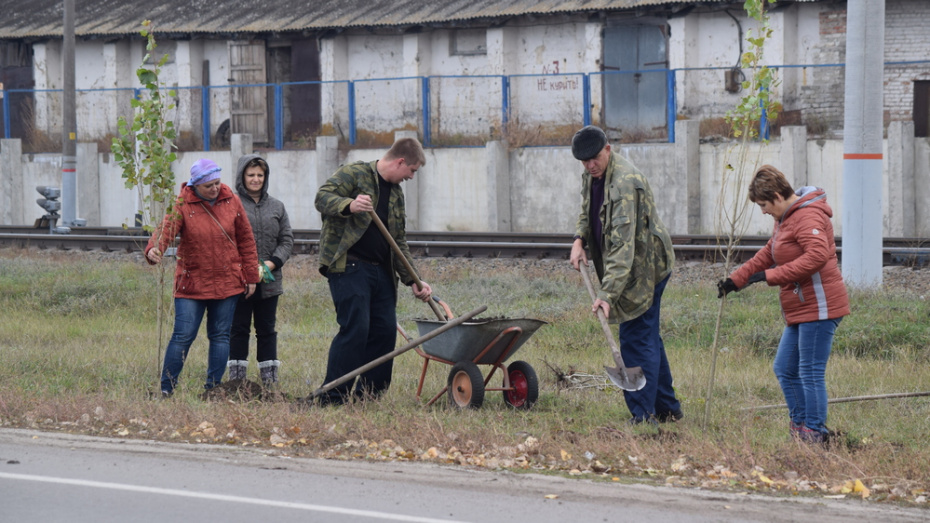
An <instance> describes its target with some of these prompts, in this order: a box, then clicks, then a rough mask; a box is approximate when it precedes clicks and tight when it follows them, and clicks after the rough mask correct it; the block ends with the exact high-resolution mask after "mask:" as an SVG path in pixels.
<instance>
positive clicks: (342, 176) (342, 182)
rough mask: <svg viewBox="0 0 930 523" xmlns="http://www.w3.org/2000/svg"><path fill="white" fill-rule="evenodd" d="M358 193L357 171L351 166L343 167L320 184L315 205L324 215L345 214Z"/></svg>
mask: <svg viewBox="0 0 930 523" xmlns="http://www.w3.org/2000/svg"><path fill="white" fill-rule="evenodd" d="M358 193H359V191H358V181H357V180H356V176H355V173H354V172H353V171H352V169H351V167H343V168H341V169H339V170H338V171H336V172H335V174H333V175H332V176H330V178H329V180H326V183H324V184H323V185H322V186H320V189H319V190H318V191H317V193H316V201H315V202H314V205H315V207H316V210H318V211H320V214H322V215H324V216H343V214H342V212H343V210H345V208H346V207H348V206H349V204H351V203H352V200H354V199H355V197H356V196H358Z"/></svg>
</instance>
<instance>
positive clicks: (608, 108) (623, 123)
mask: <svg viewBox="0 0 930 523" xmlns="http://www.w3.org/2000/svg"><path fill="white" fill-rule="evenodd" d="M665 28H666V25H665V24H664V22H661V21H657V22H656V23H649V22H648V21H645V22H644V21H641V20H636V21H628V20H618V21H613V22H608V24H607V27H606V28H605V30H604V61H603V63H604V75H603V81H604V85H603V89H604V91H603V92H604V124H605V126H606V127H607V128H608V129H611V130H617V131H621V132H623V133H625V134H628V135H644V137H647V138H648V137H658V136H659V135H662V136H664V135H665V127H666V114H665V112H666V98H667V93H666V88H665V86H666V72H665V71H666V69H667V68H668V57H667V42H666V32H665ZM652 71H654V72H652Z"/></svg>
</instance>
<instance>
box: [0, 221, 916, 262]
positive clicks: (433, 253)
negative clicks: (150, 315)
mask: <svg viewBox="0 0 930 523" xmlns="http://www.w3.org/2000/svg"><path fill="white" fill-rule="evenodd" d="M319 238H320V231H319V230H318V229H302V230H295V231H294V252H295V253H297V254H314V253H316V252H317V247H318V244H319ZM571 238H572V237H571V234H562V233H558V234H556V233H496V232H445V231H409V232H408V233H407V243H408V245H409V246H410V249H411V252H412V253H413V255H414V256H417V257H461V258H481V257H483V258H563V259H568V256H569V253H570V252H571V241H572V239H571ZM147 239H148V238H147V234H146V233H145V232H144V231H143V230H142V229H141V228H128V229H123V228H120V227H74V228H72V229H71V233H70V234H49V232H48V231H47V230H44V229H36V228H33V227H27V226H19V227H17V226H12V227H11V226H5V227H0V247H23V248H25V247H35V248H39V249H59V250H82V251H91V250H101V251H110V252H119V251H122V252H127V253H131V252H138V251H141V250H142V248H143V247H144V246H145V244H146V242H147ZM767 240H768V237H765V236H746V237H743V238H742V240H741V241H740V244H739V245H737V246H736V254H737V257H738V258H739V259H740V260H745V259H748V258H749V257H751V256H752V255H753V254H754V253H755V252H756V251H758V250H759V249H760V248H761V247H762V246H763V245H765V242H766V241H767ZM672 242H673V243H674V245H675V254H676V257H677V258H678V259H682V260H694V261H701V260H702V261H716V260H722V253H721V250H720V248H719V246H718V242H717V237H715V236H712V235H688V236H673V237H672ZM842 249H843V247H842V240H841V239H837V251H838V252H839V255H840V257H842ZM882 251H883V252H882V254H883V262H884V264H885V265H912V266H926V265H930V239H925V238H885V239H884V241H883V248H882Z"/></svg>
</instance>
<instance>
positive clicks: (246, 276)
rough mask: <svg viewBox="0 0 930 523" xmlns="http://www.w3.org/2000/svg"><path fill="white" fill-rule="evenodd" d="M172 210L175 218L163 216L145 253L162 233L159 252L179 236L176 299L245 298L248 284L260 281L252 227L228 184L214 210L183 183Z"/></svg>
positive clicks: (175, 284)
mask: <svg viewBox="0 0 930 523" xmlns="http://www.w3.org/2000/svg"><path fill="white" fill-rule="evenodd" d="M174 210H175V214H174V215H169V216H165V219H164V221H163V222H162V223H161V225H160V226H159V227H158V229H157V230H156V234H153V235H152V237H151V238H150V239H149V243H148V245H147V246H146V247H145V253H148V252H149V251H150V250H151V249H152V248H153V247H154V246H155V239H156V238H159V234H158V232H159V231H164V234H161V235H160V241H159V244H158V250H160V251H161V252H165V249H167V247H168V245H169V244H170V242H171V240H173V239H174V238H175V236H177V235H180V236H181V243H180V244H179V245H178V253H177V269H176V270H175V274H174V297H175V298H189V299H194V300H221V299H224V298H228V297H230V296H235V295H237V294H242V293H243V292H245V286H246V284H248V283H258V282H259V275H258V253H257V252H256V249H255V237H254V236H253V235H252V227H251V226H250V225H249V218H248V217H247V216H246V214H245V210H244V209H243V207H242V202H241V201H239V197H237V196H236V195H235V194H233V192H232V190H231V189H230V188H229V186H228V185H226V184H222V185H221V186H220V194H219V196H218V197H217V198H216V202H215V203H214V205H213V206H210V203H209V202H206V201H204V200H202V199H201V198H200V197H199V196H197V193H196V192H195V191H194V189H193V188H192V187H189V186H187V184H185V185H183V186H182V187H181V194H180V195H178V200H177V202H176V203H175V207H174ZM210 214H212V215H213V217H211V216H210ZM214 218H216V220H215V221H214ZM217 222H219V224H217ZM220 225H222V230H221V229H220ZM223 231H225V232H226V234H223ZM227 236H228V238H227ZM146 260H148V258H146ZM149 263H151V262H149Z"/></svg>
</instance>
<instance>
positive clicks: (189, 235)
mask: <svg viewBox="0 0 930 523" xmlns="http://www.w3.org/2000/svg"><path fill="white" fill-rule="evenodd" d="M177 235H180V236H181V242H180V244H179V245H178V251H177V268H176V270H175V275H174V310H175V317H174V332H173V333H172V335H171V340H170V341H169V342H168V348H167V349H166V350H165V363H164V366H163V368H162V376H161V395H162V397H163V398H167V397H169V396H171V394H172V393H173V392H174V388H175V387H176V386H177V384H178V375H179V374H180V373H181V370H182V369H183V367H184V360H185V359H187V353H188V351H189V350H190V347H191V344H192V343H193V342H194V339H195V338H196V337H197V331H198V330H199V329H200V322H201V321H202V320H203V315H204V312H206V313H207V337H208V338H209V339H210V354H209V358H208V368H207V381H206V383H205V384H204V388H205V389H208V390H209V389H212V388H213V387H215V386H217V385H219V384H220V382H221V381H222V379H223V373H224V372H225V371H226V362H227V360H228V359H229V331H230V327H231V325H232V318H233V313H234V312H235V310H236V302H237V301H238V300H239V295H240V294H244V295H245V296H246V297H248V296H251V295H252V293H253V292H255V284H256V283H258V281H259V279H260V277H259V267H258V253H257V252H256V249H255V238H254V236H253V235H252V227H251V226H250V225H249V219H248V217H247V216H246V213H245V210H244V209H243V207H242V202H241V201H239V198H238V197H237V196H236V195H235V194H234V193H233V191H232V189H230V188H229V186H227V185H225V184H223V183H222V182H221V181H220V168H219V167H218V166H217V165H216V164H215V163H213V162H212V161H210V160H206V159H201V160H198V161H197V162H196V163H194V165H193V166H192V167H191V178H190V181H188V182H187V183H186V184H183V185H182V186H181V193H180V194H179V195H178V199H177V202H176V203H175V206H174V210H173V211H172V212H170V213H168V214H167V215H166V216H165V219H164V220H163V221H162V223H161V225H160V226H159V227H158V229H157V230H156V233H155V234H153V235H152V237H151V238H150V239H149V242H148V245H147V246H146V247H145V259H146V261H148V262H149V263H150V264H152V265H154V264H156V263H158V262H160V261H161V259H162V255H163V253H164V252H165V249H166V248H167V247H168V245H169V244H170V243H171V241H172V240H174V238H175V237H176V236H177ZM156 242H157V243H156Z"/></svg>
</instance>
